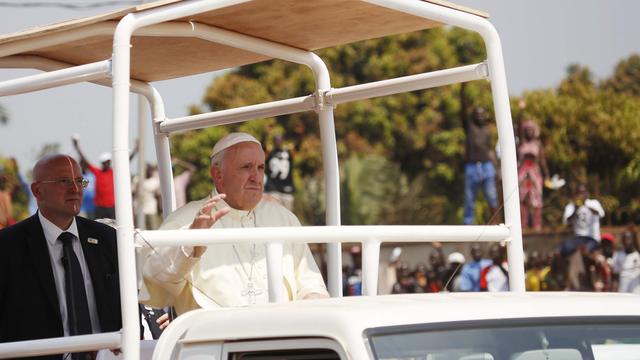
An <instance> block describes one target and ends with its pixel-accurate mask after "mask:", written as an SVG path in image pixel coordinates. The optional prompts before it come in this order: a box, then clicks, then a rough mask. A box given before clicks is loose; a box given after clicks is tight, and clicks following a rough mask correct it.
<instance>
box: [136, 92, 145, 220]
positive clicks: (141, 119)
mask: <svg viewBox="0 0 640 360" xmlns="http://www.w3.org/2000/svg"><path fill="white" fill-rule="evenodd" d="M144 106H145V99H144V97H143V96H142V95H138V183H137V184H136V203H137V207H136V224H137V225H138V228H139V229H142V230H146V229H147V224H146V220H145V218H144V211H143V210H142V191H143V186H144V180H145V178H146V177H147V172H146V169H145V167H146V166H145V164H146V154H145V148H144V133H145V131H144V128H145V115H146V113H145V111H144Z"/></svg>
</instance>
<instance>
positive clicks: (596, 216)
mask: <svg viewBox="0 0 640 360" xmlns="http://www.w3.org/2000/svg"><path fill="white" fill-rule="evenodd" d="M602 217H604V209H603V208H602V205H601V204H600V202H599V201H598V200H596V199H590V198H589V191H588V190H587V187H586V186H585V185H584V184H580V185H578V188H577V189H576V192H575V194H574V198H573V200H572V201H571V202H569V203H568V204H567V206H565V208H564V214H563V215H562V223H563V224H567V225H571V226H572V227H573V233H574V237H573V238H572V239H569V240H567V241H565V242H564V243H562V245H561V246H560V252H561V254H562V255H565V256H567V255H569V254H571V253H573V252H574V251H575V250H576V249H577V248H579V247H580V246H582V245H584V246H585V247H586V249H587V251H588V252H591V251H593V250H594V249H596V248H597V247H599V246H600V218H602Z"/></svg>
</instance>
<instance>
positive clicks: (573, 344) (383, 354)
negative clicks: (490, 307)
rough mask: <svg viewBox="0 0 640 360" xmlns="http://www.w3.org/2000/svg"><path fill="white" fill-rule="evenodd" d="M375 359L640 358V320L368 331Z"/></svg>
mask: <svg viewBox="0 0 640 360" xmlns="http://www.w3.org/2000/svg"><path fill="white" fill-rule="evenodd" d="M367 335H368V337H369V340H370V343H371V346H372V350H373V352H374V354H375V356H376V359H380V360H383V359H384V360H391V359H394V360H395V359H398V360H400V359H403V360H493V359H495V360H498V359H505V360H582V359H585V360H602V359H607V360H614V359H615V360H631V359H635V360H638V359H640V318H632V319H631V320H629V318H626V319H624V320H623V319H611V318H608V319H603V318H596V320H595V321H594V318H570V319H546V320H545V319H525V320H494V321H474V322H459V323H454V324H453V325H451V324H445V325H443V324H440V325H439V326H434V325H433V324H429V325H423V326H420V325H409V326H397V327H388V328H378V329H370V330H368V331H367Z"/></svg>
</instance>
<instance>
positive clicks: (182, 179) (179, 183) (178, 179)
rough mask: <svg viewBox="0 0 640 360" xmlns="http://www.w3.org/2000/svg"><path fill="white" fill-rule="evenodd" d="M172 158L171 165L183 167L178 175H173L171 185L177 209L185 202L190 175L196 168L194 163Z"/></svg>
mask: <svg viewBox="0 0 640 360" xmlns="http://www.w3.org/2000/svg"><path fill="white" fill-rule="evenodd" d="M172 160H173V165H174V166H175V167H176V168H177V167H180V168H182V169H183V170H182V172H181V173H180V174H179V175H176V176H174V177H173V187H174V188H175V191H176V209H178V208H181V207H183V206H184V204H186V203H187V200H188V198H187V189H188V188H189V183H191V177H192V176H193V174H195V173H196V171H197V170H198V168H197V167H196V166H195V165H193V164H191V163H189V162H186V161H184V160H181V159H179V158H176V157H174V158H172ZM174 174H175V169H174Z"/></svg>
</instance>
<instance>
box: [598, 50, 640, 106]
mask: <svg viewBox="0 0 640 360" xmlns="http://www.w3.org/2000/svg"><path fill="white" fill-rule="evenodd" d="M603 87H604V88H605V89H609V90H612V91H614V92H617V93H625V94H628V95H632V96H640V54H633V55H631V56H629V58H627V59H624V60H621V61H620V62H619V63H618V64H617V65H616V68H615V70H614V72H613V75H612V76H611V77H610V78H609V79H607V80H605V81H604V83H603Z"/></svg>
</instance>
